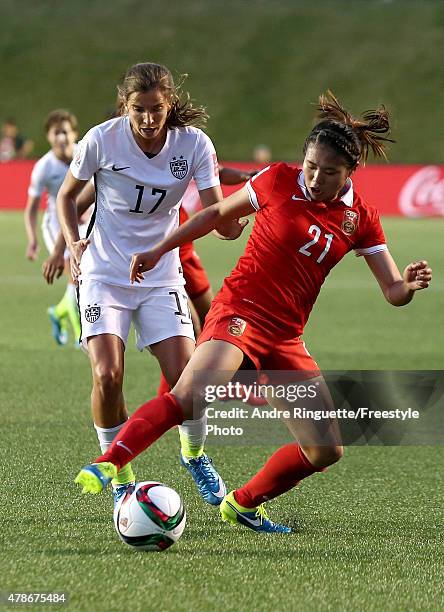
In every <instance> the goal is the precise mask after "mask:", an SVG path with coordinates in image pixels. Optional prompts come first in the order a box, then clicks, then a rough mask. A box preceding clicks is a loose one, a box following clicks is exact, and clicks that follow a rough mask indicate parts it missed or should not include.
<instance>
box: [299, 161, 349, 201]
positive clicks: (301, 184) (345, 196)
mask: <svg viewBox="0 0 444 612" xmlns="http://www.w3.org/2000/svg"><path fill="white" fill-rule="evenodd" d="M298 185H299V187H300V188H301V191H302V193H303V194H304V197H305V198H306V199H307V200H311V197H310V194H309V192H308V189H307V187H306V186H305V180H304V173H303V171H302V170H300V171H299V174H298ZM346 186H347V191H346V192H345V193H343V194H342V196H341V197H340V198H339V200H336V201H337V202H342V203H343V204H345V206H348V207H349V208H352V207H353V181H352V180H351V178H348V179H347V182H346Z"/></svg>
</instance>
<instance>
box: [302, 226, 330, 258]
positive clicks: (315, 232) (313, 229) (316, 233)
mask: <svg viewBox="0 0 444 612" xmlns="http://www.w3.org/2000/svg"><path fill="white" fill-rule="evenodd" d="M308 233H309V234H311V235H312V236H313V240H310V242H307V243H306V244H304V246H301V248H300V249H299V253H302V254H303V255H306V256H307V257H311V256H312V255H313V253H311V252H310V248H311V247H312V246H313V245H314V244H316V243H317V242H318V241H319V238H320V237H321V234H322V232H321V229H320V228H319V227H318V226H317V225H310V227H309V230H308ZM324 237H325V239H326V241H327V242H326V244H325V248H324V250H323V251H322V253H321V254H320V255H319V257H318V258H317V259H316V261H317V262H318V263H321V261H322V260H323V259H324V257H325V256H326V255H327V253H328V251H329V249H330V246H331V241H332V240H333V234H324Z"/></svg>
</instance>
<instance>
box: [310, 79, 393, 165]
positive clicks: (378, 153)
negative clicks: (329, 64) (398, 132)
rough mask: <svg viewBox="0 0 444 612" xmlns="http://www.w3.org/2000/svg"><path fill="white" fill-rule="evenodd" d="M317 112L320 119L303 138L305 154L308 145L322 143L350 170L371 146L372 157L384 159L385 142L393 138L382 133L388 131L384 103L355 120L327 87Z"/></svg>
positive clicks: (366, 153) (365, 156) (364, 157)
mask: <svg viewBox="0 0 444 612" xmlns="http://www.w3.org/2000/svg"><path fill="white" fill-rule="evenodd" d="M317 111H318V112H317V115H316V116H317V118H319V119H322V121H319V122H318V123H317V124H316V125H315V126H314V128H313V129H312V131H311V132H310V134H309V135H308V137H307V138H306V140H305V143H304V149H303V153H304V156H305V153H306V152H307V149H308V147H309V145H310V144H314V143H321V144H325V145H327V146H329V147H331V148H332V149H334V150H335V151H336V152H337V153H338V154H339V155H341V156H342V157H343V158H344V159H345V163H346V165H347V167H349V168H350V169H352V170H354V169H355V168H356V167H357V165H358V164H359V162H360V161H363V162H364V163H365V161H366V160H367V158H368V154H369V150H370V149H371V150H372V152H373V155H374V156H375V157H383V158H384V159H387V156H386V153H385V144H384V143H385V142H395V141H394V140H391V139H390V138H387V137H385V136H383V134H389V133H390V123H389V114H388V112H387V110H386V109H385V107H384V106H383V105H381V106H380V107H378V108H377V109H375V110H368V111H365V112H364V113H362V115H361V117H362V118H361V119H355V118H354V117H352V115H350V113H349V112H348V111H346V110H345V109H344V108H343V107H342V106H341V104H340V103H339V102H338V100H337V98H336V97H335V96H334V95H333V93H332V92H331V91H330V90H327V92H326V93H325V94H321V95H320V96H319V106H318V108H317Z"/></svg>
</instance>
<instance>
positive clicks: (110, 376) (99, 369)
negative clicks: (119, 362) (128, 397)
mask: <svg viewBox="0 0 444 612" xmlns="http://www.w3.org/2000/svg"><path fill="white" fill-rule="evenodd" d="M93 376H94V385H95V386H97V387H99V388H100V389H101V390H102V392H105V393H106V392H112V391H120V390H121V389H122V385H123V371H122V369H121V368H120V367H118V366H113V365H107V364H97V365H95V366H94V371H93Z"/></svg>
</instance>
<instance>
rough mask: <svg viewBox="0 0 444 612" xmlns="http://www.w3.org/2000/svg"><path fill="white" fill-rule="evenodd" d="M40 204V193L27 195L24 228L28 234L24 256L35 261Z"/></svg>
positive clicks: (37, 247)
mask: <svg viewBox="0 0 444 612" xmlns="http://www.w3.org/2000/svg"><path fill="white" fill-rule="evenodd" d="M39 206H40V195H28V200H27V202H26V208H25V213H24V217H25V228H26V235H27V236H28V246H27V247H26V257H27V258H28V259H29V260H31V261H35V260H36V259H37V256H38V254H39V243H38V239H37V215H38V212H39Z"/></svg>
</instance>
